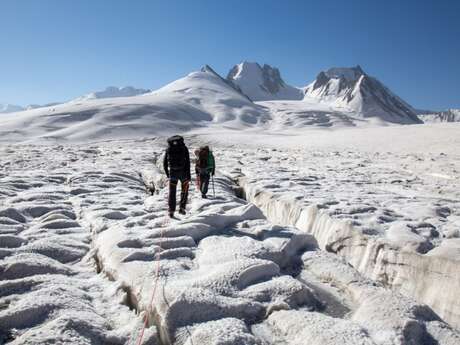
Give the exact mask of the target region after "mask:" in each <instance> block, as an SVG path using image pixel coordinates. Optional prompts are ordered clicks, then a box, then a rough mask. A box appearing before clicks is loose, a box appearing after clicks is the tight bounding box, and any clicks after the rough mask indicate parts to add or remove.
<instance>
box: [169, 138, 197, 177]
mask: <svg viewBox="0 0 460 345" xmlns="http://www.w3.org/2000/svg"><path fill="white" fill-rule="evenodd" d="M163 168H164V171H165V174H166V176H168V178H169V177H172V178H177V179H186V180H190V179H191V174H190V154H189V152H188V148H187V146H185V144H184V143H183V142H182V143H179V144H177V145H175V146H169V147H168V148H167V149H166V152H165V155H164V159H163Z"/></svg>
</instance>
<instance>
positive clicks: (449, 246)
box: [234, 150, 460, 326]
mask: <svg viewBox="0 0 460 345" xmlns="http://www.w3.org/2000/svg"><path fill="white" fill-rule="evenodd" d="M259 152H260V153H259V155H260V156H261V157H264V154H263V152H264V151H263V150H259ZM326 155H329V154H326ZM355 155H359V156H360V157H362V156H363V154H362V153H359V154H355V153H352V152H348V153H345V154H343V153H339V152H335V153H333V156H334V163H332V164H331V162H330V161H327V162H328V163H327V164H328V168H329V169H328V170H329V171H328V172H324V171H323V172H318V170H317V169H318V168H319V167H320V166H321V160H322V159H324V153H321V152H316V153H315V154H314V157H312V156H311V155H309V156H308V158H307V160H308V162H307V165H308V166H309V167H308V168H307V170H309V171H308V172H306V173H303V174H302V173H300V172H299V168H300V167H302V158H299V157H296V158H295V163H292V164H290V161H291V160H292V158H290V157H288V154H286V153H284V152H279V153H278V151H267V152H266V153H265V157H268V156H269V157H270V158H269V159H267V160H265V159H264V163H263V166H262V165H261V166H258V165H257V163H251V161H252V162H257V160H254V156H256V154H255V153H253V154H251V155H249V156H248V157H251V159H250V160H246V158H245V157H244V156H243V157H240V158H239V159H240V160H241V161H243V162H244V164H245V168H244V169H243V170H244V172H245V173H247V174H248V175H249V177H245V176H243V175H241V172H236V174H234V176H235V178H238V176H240V178H239V181H240V182H239V183H240V185H241V186H242V187H243V189H244V191H245V196H246V198H247V200H249V201H251V202H253V203H255V204H256V205H257V206H258V207H259V208H261V210H263V212H264V214H265V215H266V216H267V217H268V219H269V220H270V221H272V222H274V223H276V224H284V225H292V226H295V227H296V228H298V229H301V230H304V231H306V232H308V233H310V234H312V235H313V236H314V237H315V238H316V240H317V241H318V244H319V246H320V248H322V249H324V250H327V251H330V252H334V253H337V254H339V255H341V256H343V257H345V258H346V259H347V261H348V262H349V263H350V264H352V265H353V266H354V267H355V268H357V269H358V270H359V271H360V272H361V273H363V274H364V275H365V276H367V277H370V278H371V279H373V280H376V281H380V282H382V283H384V284H385V285H386V286H391V287H394V288H396V289H398V290H399V291H401V292H402V293H403V294H405V295H407V296H412V297H414V298H416V299H417V300H419V301H421V302H423V303H426V304H428V305H430V306H431V307H432V308H433V309H434V310H435V311H437V312H438V313H439V314H440V315H441V316H442V317H443V318H444V319H445V320H448V321H449V322H451V323H452V324H454V325H456V326H459V325H460V304H459V301H458V298H457V292H456V291H457V290H458V288H460V285H459V284H460V279H459V270H458V263H459V261H460V256H459V253H460V242H459V241H458V240H457V238H456V237H458V233H457V232H456V231H455V229H456V228H458V220H459V219H460V218H459V216H460V215H459V214H458V210H459V206H460V205H459V203H458V190H459V186H458V182H456V181H458V180H457V179H455V178H453V179H450V177H449V178H441V179H435V180H433V176H432V174H430V173H426V175H427V176H426V177H425V176H420V175H416V174H415V173H409V174H407V173H405V172H402V171H394V170H391V169H390V166H388V167H386V166H384V164H383V163H384V162H385V161H387V160H388V161H390V160H391V164H394V162H395V161H396V160H401V162H402V164H403V166H404V165H406V166H407V165H408V164H409V163H410V161H415V162H417V163H416V164H414V163H410V164H412V165H411V166H410V169H413V168H414V166H415V165H419V167H417V168H418V169H420V170H421V171H425V172H426V170H424V169H426V167H425V166H426V165H428V164H431V162H433V160H435V159H436V160H440V161H444V156H445V154H442V155H441V156H439V155H436V154H434V155H432V156H433V157H436V158H431V159H430V158H429V157H424V156H423V155H419V156H417V155H415V156H406V155H401V156H399V157H398V156H397V155H396V154H394V153H393V154H391V155H389V156H387V154H379V156H378V157H379V162H380V167H379V171H372V170H371V169H372V168H370V167H369V166H368V162H370V161H371V160H372V158H371V157H372V154H371V155H369V158H368V159H362V160H356V161H354V160H353V156H355ZM315 156H316V159H315ZM315 160H316V161H317V164H315ZM425 161H427V163H425ZM281 162H283V163H282V165H281V167H280V165H279V164H280V163H281ZM450 162H451V161H450V160H449V159H446V160H445V168H447V169H448V170H451V171H450V172H449V174H452V176H455V174H456V171H458V170H456V169H457V168H456V167H455V166H451V165H450V164H451V163H450ZM262 167H263V170H264V171H267V172H268V174H267V173H266V174H264V173H263V172H262V171H261V168H262ZM335 167H336V169H337V170H335V171H334V168H335ZM344 169H346V170H344ZM348 169H350V170H352V171H353V174H349V173H348V172H347V170H348ZM387 169H388V170H387ZM331 171H333V172H331ZM275 172H276V173H275ZM293 172H295V174H296V175H295V178H293V177H292V176H293V174H292V173H293ZM332 174H335V175H337V177H335V178H334V180H332V181H325V180H324V178H323V177H322V176H324V175H329V176H330V175H332ZM302 175H303V177H301V176H302ZM341 175H343V177H340V176H341ZM274 176H276V178H274ZM283 176H285V177H286V179H285V181H286V183H283V182H281V183H280V181H283V180H284V179H283ZM441 176H444V175H441ZM445 176H448V175H445ZM394 182H396V183H394ZM325 184H328V185H330V186H329V187H325ZM379 184H380V186H379ZM395 184H396V186H395ZM368 185H371V186H372V185H377V186H378V187H377V188H375V187H374V188H372V190H371V192H372V193H366V192H365V190H369V187H367V186H368ZM361 186H362V187H361ZM441 186H442V187H441ZM409 188H410V189H409ZM441 188H442V195H443V197H442V198H440V197H439V196H438V195H439V193H440V192H441V191H440V189H441ZM327 189H330V190H331V191H334V198H333V199H332V200H327V199H325V195H324V192H325V190H327ZM348 189H350V190H354V191H355V193H354V194H351V193H350V191H349V190H348ZM361 190H362V192H359V193H357V191H361ZM389 192H390V193H391V194H390V193H389ZM395 192H397V194H396V193H395ZM304 193H305V194H304ZM430 193H431V194H430ZM436 194H438V195H436ZM364 195H366V197H365V198H363V196H364ZM406 195H407V196H406ZM334 199H335V200H334ZM400 200H404V202H401V201H400ZM452 237H453V238H452ZM446 286H448V287H449V288H448V289H446V288H445V287H446ZM440 291H444V292H443V293H439V292H440Z"/></svg>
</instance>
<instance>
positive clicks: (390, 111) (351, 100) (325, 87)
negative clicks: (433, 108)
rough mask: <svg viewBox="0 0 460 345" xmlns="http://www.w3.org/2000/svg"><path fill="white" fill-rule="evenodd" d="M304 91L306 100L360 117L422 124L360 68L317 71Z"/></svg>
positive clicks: (412, 111)
mask: <svg viewBox="0 0 460 345" xmlns="http://www.w3.org/2000/svg"><path fill="white" fill-rule="evenodd" d="M304 92H305V99H307V100H310V99H311V98H313V99H316V100H318V101H320V102H326V103H330V104H333V105H334V106H338V107H345V108H348V109H350V110H351V111H352V112H353V113H355V114H356V115H358V116H361V117H363V118H368V117H377V118H379V119H382V120H384V121H388V122H393V123H401V124H411V123H421V121H420V120H419V119H418V118H417V116H416V113H415V110H414V109H413V108H412V107H411V106H410V105H408V104H407V103H406V102H404V101H403V100H402V99H401V98H399V97H398V96H396V95H395V94H394V93H392V92H391V91H390V90H389V89H388V88H387V87H386V86H384V85H383V84H382V83H381V82H380V81H378V80H377V79H376V78H373V77H371V76H369V75H367V74H366V73H365V72H364V71H363V70H362V69H361V67H360V66H357V67H352V68H331V69H329V70H327V71H325V72H324V71H323V72H320V73H319V74H318V76H317V77H316V80H315V81H313V82H312V83H311V84H309V85H308V86H307V87H305V89H304Z"/></svg>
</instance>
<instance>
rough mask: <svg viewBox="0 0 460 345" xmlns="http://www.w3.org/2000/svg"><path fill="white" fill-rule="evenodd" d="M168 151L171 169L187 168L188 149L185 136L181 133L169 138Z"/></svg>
mask: <svg viewBox="0 0 460 345" xmlns="http://www.w3.org/2000/svg"><path fill="white" fill-rule="evenodd" d="M167 152H168V163H169V169H171V170H176V171H178V170H183V169H185V168H186V167H185V165H186V160H187V157H186V154H187V149H186V147H185V143H184V138H182V137H181V136H180V135H175V136H173V137H170V138H168V149H167Z"/></svg>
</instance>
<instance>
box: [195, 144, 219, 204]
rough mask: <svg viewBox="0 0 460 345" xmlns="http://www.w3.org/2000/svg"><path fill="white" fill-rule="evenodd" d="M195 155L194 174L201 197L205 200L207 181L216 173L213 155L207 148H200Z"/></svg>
mask: <svg viewBox="0 0 460 345" xmlns="http://www.w3.org/2000/svg"><path fill="white" fill-rule="evenodd" d="M195 155H196V164H195V172H196V178H197V182H198V186H199V188H200V192H201V196H202V197H203V198H204V199H206V198H207V196H206V194H207V193H208V186H209V180H210V178H211V175H212V176H214V173H215V172H216V164H215V160H214V155H213V154H212V151H211V150H210V149H209V146H203V147H200V149H199V150H196V151H195Z"/></svg>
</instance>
